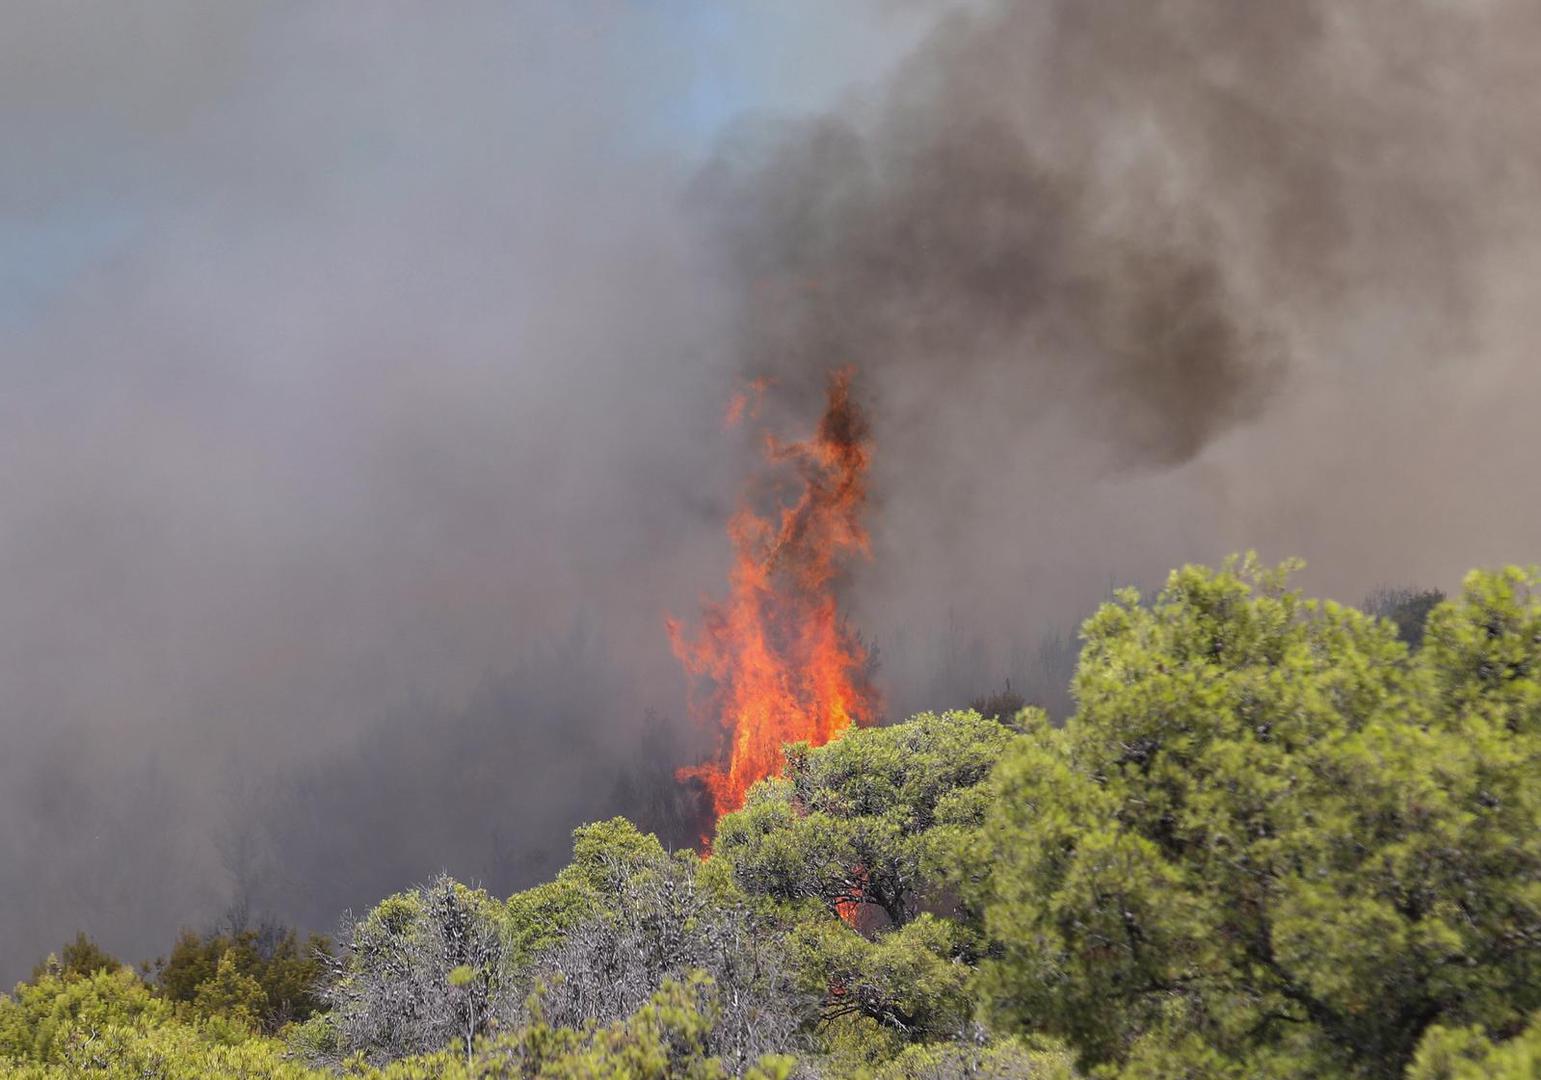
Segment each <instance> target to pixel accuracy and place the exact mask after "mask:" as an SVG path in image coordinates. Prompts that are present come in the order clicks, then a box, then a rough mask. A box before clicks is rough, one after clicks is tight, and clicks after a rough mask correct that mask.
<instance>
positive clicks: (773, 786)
mask: <svg viewBox="0 0 1541 1080" xmlns="http://www.w3.org/2000/svg"><path fill="white" fill-rule="evenodd" d="M1288 571H1289V567H1284V568H1280V569H1279V570H1271V571H1270V570H1264V569H1262V568H1260V567H1258V566H1257V565H1256V564H1255V562H1253V561H1252V560H1250V559H1249V560H1248V561H1246V562H1244V563H1235V562H1233V563H1230V564H1227V565H1226V566H1225V567H1223V568H1222V569H1221V570H1219V571H1210V570H1206V569H1201V568H1195V567H1188V568H1185V569H1183V570H1180V571H1177V572H1175V573H1174V574H1173V575H1172V576H1171V577H1170V579H1169V580H1168V583H1167V585H1166V588H1165V589H1164V590H1163V591H1162V592H1161V593H1160V595H1159V596H1157V597H1156V598H1154V600H1152V601H1151V602H1149V603H1148V604H1147V603H1142V601H1141V599H1140V597H1139V596H1137V595H1135V594H1133V593H1130V592H1125V593H1121V594H1119V595H1118V597H1117V599H1116V601H1115V602H1113V603H1110V604H1107V605H1105V606H1103V608H1102V609H1101V610H1099V611H1098V612H1097V613H1096V614H1095V615H1094V616H1093V617H1092V618H1091V619H1090V620H1088V622H1087V623H1086V624H1085V628H1084V638H1085V643H1086V644H1085V649H1084V651H1083V653H1082V656H1081V662H1080V666H1079V669H1078V671H1077V675H1076V678H1075V683H1074V691H1075V696H1076V698H1077V702H1078V708H1077V711H1076V713H1075V715H1074V716H1073V717H1072V718H1071V719H1070V720H1069V721H1068V722H1067V723H1066V725H1065V727H1064V728H1062V729H1056V728H1055V727H1053V726H1052V725H1051V724H1050V723H1049V722H1048V720H1047V718H1046V717H1045V716H1044V714H1043V713H1042V712H1041V711H1038V710H1034V709H1026V710H1022V711H1021V712H1019V713H1016V714H1015V715H1014V716H1013V717H1010V718H1006V717H1002V719H1003V720H1005V721H1006V722H1005V723H1001V722H997V721H995V720H993V719H985V718H983V717H981V716H980V715H979V714H978V713H977V712H972V711H970V712H961V713H946V714H943V715H940V716H938V715H934V714H926V715H923V716H919V717H916V718H915V719H913V720H911V721H909V722H907V723H902V724H897V725H894V726H892V727H888V728H881V729H872V730H863V731H854V732H851V733H849V734H848V735H846V736H845V737H844V738H842V739H840V740H837V741H836V742H834V743H832V744H830V745H828V746H824V747H821V748H818V749H810V748H809V747H807V746H805V745H799V746H793V747H790V748H788V750H787V753H786V769H785V772H784V774H783V775H782V776H780V777H776V778H773V779H770V780H768V781H765V782H763V783H761V784H759V785H757V786H756V787H755V788H754V789H753V790H752V791H751V793H750V797H749V800H748V803H747V805H746V806H745V807H744V808H743V809H742V810H741V811H740V812H738V813H735V814H730V815H727V816H725V817H724V818H723V819H722V820H721V821H720V822H719V824H718V830H717V835H716V841H715V855H714V856H713V857H711V858H709V859H705V860H702V859H700V858H698V857H696V855H695V854H694V853H692V852H679V853H674V854H670V853H667V852H665V851H664V850H663V848H662V846H661V845H660V844H659V843H658V841H657V839H656V838H654V837H652V836H649V835H646V834H643V833H642V832H640V831H639V830H637V829H636V828H635V827H634V826H632V825H631V824H630V823H629V822H627V821H625V820H624V819H620V818H616V819H613V820H610V821H606V822H600V823H597V824H593V825H588V826H584V827H583V828H580V829H578V830H577V831H576V832H575V833H574V849H573V860H572V862H571V864H570V865H569V866H567V867H566V868H565V869H564V870H562V871H561V872H560V873H559V874H558V875H557V876H556V877H555V879H554V880H552V881H550V882H547V883H545V884H543V885H540V886H537V887H535V888H533V889H529V890H526V891H524V892H521V893H518V894H516V895H515V896H513V897H511V898H509V900H508V901H507V902H506V903H504V902H500V901H498V900H497V899H495V898H493V897H490V896H488V895H487V894H486V893H484V892H482V891H480V890H476V889H470V888H467V887H466V886H464V885H461V884H459V883H457V882H454V881H452V880H450V879H449V878H447V877H441V878H439V879H438V880H436V881H433V882H431V883H429V884H428V885H425V886H423V887H421V888H417V889H413V890H409V891H407V892H403V893H399V894H397V895H396V896H392V897H390V898H388V899H386V900H384V901H382V902H381V903H380V904H378V905H376V907H375V908H373V909H372V910H371V911H369V912H368V913H367V914H366V915H365V916H364V917H363V918H361V919H359V920H358V921H357V922H356V923H355V924H354V925H353V926H352V927H351V929H350V932H349V934H348V937H347V940H346V943H345V945H346V948H345V950H344V952H343V954H342V956H341V957H339V958H337V959H336V960H335V961H334V962H333V963H332V964H331V965H330V966H329V967H330V970H329V973H328V972H327V971H326V970H325V969H326V968H327V967H328V965H326V964H324V962H323V959H322V957H321V955H320V954H319V952H318V949H317V946H318V943H319V939H312V940H311V941H308V942H305V943H303V944H302V943H301V942H300V941H299V939H298V938H297V937H296V936H295V935H294V934H293V933H292V932H278V931H274V930H267V929H264V930H258V931H247V932H243V933H235V934H213V935H207V936H200V935H198V934H193V933H184V934H183V935H182V937H181V938H180V939H179V940H178V942H177V944H176V947H175V948H174V949H173V950H172V952H171V954H170V957H169V958H168V959H167V960H166V961H165V962H164V963H161V964H160V965H159V968H158V973H157V976H156V980H155V983H154V985H153V986H152V985H147V984H146V983H145V982H144V981H142V980H141V979H140V978H138V977H137V976H136V975H135V974H134V973H133V972H132V971H129V970H127V969H124V968H122V967H120V966H119V965H118V964H117V962H116V961H115V960H113V959H112V958H111V957H110V956H107V955H106V954H105V953H104V952H102V950H101V949H100V948H98V947H97V946H96V945H95V944H94V943H92V942H91V941H90V939H89V938H87V937H85V936H84V935H83V934H82V935H80V936H79V937H77V938H76V940H75V941H74V942H71V943H70V944H69V945H67V946H65V948H64V950H63V951H62V953H61V955H60V956H59V957H51V958H50V959H49V961H48V962H46V963H45V964H43V965H40V966H39V968H38V969H37V970H36V971H35V972H34V973H33V978H32V980H31V981H30V982H29V983H23V984H21V985H19V986H17V987H16V990H15V992H14V993H13V994H12V995H10V996H8V997H0V1073H4V1075H6V1076H16V1077H23V1078H28V1080H64V1078H66V1077H69V1078H75V1077H83V1076H84V1077H101V1078H103V1080H129V1078H134V1080H145V1078H151V1077H153V1078H157V1080H192V1078H193V1077H205V1076H221V1077H224V1076H230V1077H243V1078H247V1080H319V1078H321V1077H328V1078H334V1080H335V1078H354V1080H427V1078H429V1077H435V1078H437V1077H448V1078H458V1080H473V1078H491V1077H509V1078H512V1077H547V1078H560V1080H566V1078H579V1077H583V1078H592V1077H607V1078H615V1080H620V1078H623V1077H624V1078H631V1077H638V1078H660V1080H661V1078H664V1077H685V1078H692V1080H719V1078H724V1077H727V1076H738V1075H741V1076H746V1077H751V1078H753V1080H790V1078H791V1077H793V1076H794V1075H795V1076H798V1077H809V1076H813V1075H820V1076H829V1077H832V1078H833V1077H851V1078H857V1080H953V1078H958V1080H962V1078H965V1077H986V1078H988V1077H998V1078H1003V1080H1004V1078H1007V1077H1011V1078H1041V1080H1073V1078H1075V1077H1077V1076H1080V1075H1086V1073H1079V1072H1077V1069H1078V1068H1082V1069H1088V1070H1090V1074H1091V1075H1095V1076H1098V1077H1104V1078H1109V1080H1113V1078H1116V1080H1178V1078H1193V1080H1200V1078H1202V1080H1254V1078H1261V1080H1291V1078H1298V1080H1304V1078H1307V1077H1311V1078H1316V1077H1325V1078H1332V1080H1378V1078H1386V1080H1390V1078H1393V1077H1400V1078H1403V1080H1475V1078H1477V1077H1496V1078H1499V1080H1519V1078H1521V1077H1526V1078H1529V1077H1533V1076H1537V1075H1541V782H1538V778H1541V595H1538V593H1541V580H1538V577H1537V574H1536V572H1534V571H1532V572H1524V571H1520V570H1515V569H1509V570H1505V571H1501V572H1496V573H1474V574H1472V575H1470V576H1469V577H1468V578H1467V580H1466V582H1465V585H1464V588H1463V591H1462V595H1461V596H1460V597H1459V598H1458V599H1456V600H1454V601H1451V602H1448V603H1441V604H1438V605H1437V606H1432V609H1430V603H1428V601H1431V597H1430V596H1429V595H1428V594H1409V595H1407V596H1399V597H1393V598H1392V599H1393V600H1395V601H1396V603H1395V604H1392V606H1391V608H1388V609H1387V610H1386V611H1383V612H1381V613H1380V614H1384V615H1387V616H1389V617H1386V618H1375V617H1371V616H1368V615H1364V614H1361V613H1359V612H1356V611H1353V610H1351V609H1347V608H1343V607H1340V606H1338V605H1336V604H1333V603H1315V602H1308V601H1306V600H1305V599H1303V598H1302V597H1300V596H1299V595H1298V594H1297V593H1295V592H1294V591H1292V590H1291V589H1290V588H1289V586H1288V580H1287V578H1288ZM1387 603H1390V601H1387ZM1414 609H1416V610H1414ZM1402 616H1405V618H1404V617H1402ZM1414 622H1416V629H1417V630H1418V631H1419V632H1420V633H1421V638H1416V637H1415V636H1414V635H1413V634H1412V633H1411V632H1410V628H1411V627H1413V623H1414ZM1409 642H1412V643H1414V644H1417V645H1418V647H1417V648H1414V649H1410V648H1409ZM1003 700H1004V699H1003ZM996 705H1000V709H999V710H996ZM991 707H992V710H994V711H1004V709H1005V706H1004V705H1003V704H1000V703H995V704H992V706H991ZM327 974H329V978H323V976H324V975H327ZM318 984H319V985H318ZM810 1002H812V1003H816V1004H817V1008H810V1007H809V1003H810ZM290 1019H293V1020H299V1021H302V1022H299V1023H293V1024H288V1025H287V1026H286V1027H285V1029H284V1032H283V1039H282V1040H280V1039H277V1038H274V1037H272V1035H273V1032H274V1030H275V1029H276V1028H278V1027H279V1026H280V1025H282V1024H284V1022H285V1021H286V1020H290ZM784 1051H790V1052H795V1054H796V1057H795V1058H794V1057H792V1056H788V1055H787V1054H786V1053H784ZM317 1066H321V1067H320V1068H317Z"/></svg>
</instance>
